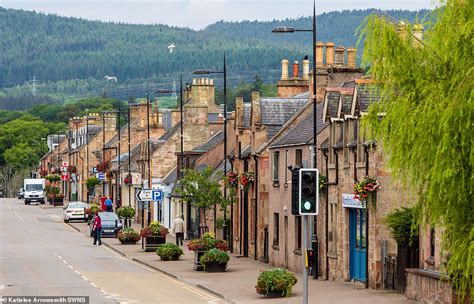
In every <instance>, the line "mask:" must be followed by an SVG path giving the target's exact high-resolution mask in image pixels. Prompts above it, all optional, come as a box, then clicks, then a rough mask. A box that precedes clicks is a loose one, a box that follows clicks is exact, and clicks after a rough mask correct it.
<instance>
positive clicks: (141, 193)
mask: <svg viewBox="0 0 474 304" xmlns="http://www.w3.org/2000/svg"><path fill="white" fill-rule="evenodd" d="M135 197H136V198H137V200H139V201H143V202H152V201H161V200H162V199H163V190H158V189H154V190H150V189H147V190H138V191H137V193H136V194H135Z"/></svg>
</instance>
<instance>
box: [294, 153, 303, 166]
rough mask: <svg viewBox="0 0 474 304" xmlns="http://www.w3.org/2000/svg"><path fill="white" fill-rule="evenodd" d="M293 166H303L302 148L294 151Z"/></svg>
mask: <svg viewBox="0 0 474 304" xmlns="http://www.w3.org/2000/svg"><path fill="white" fill-rule="evenodd" d="M295 167H300V168H301V167H303V150H301V149H296V151H295Z"/></svg>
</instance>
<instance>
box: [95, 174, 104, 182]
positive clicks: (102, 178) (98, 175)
mask: <svg viewBox="0 0 474 304" xmlns="http://www.w3.org/2000/svg"><path fill="white" fill-rule="evenodd" d="M97 178H98V179H99V181H100V182H104V181H105V173H103V172H99V173H97Z"/></svg>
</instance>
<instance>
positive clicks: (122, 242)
mask: <svg viewBox="0 0 474 304" xmlns="http://www.w3.org/2000/svg"><path fill="white" fill-rule="evenodd" d="M137 242H138V241H135V240H125V241H120V243H121V244H122V245H135V244H136V243H137Z"/></svg>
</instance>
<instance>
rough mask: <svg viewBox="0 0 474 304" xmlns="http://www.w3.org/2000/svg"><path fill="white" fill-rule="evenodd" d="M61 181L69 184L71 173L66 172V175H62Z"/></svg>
mask: <svg viewBox="0 0 474 304" xmlns="http://www.w3.org/2000/svg"><path fill="white" fill-rule="evenodd" d="M61 180H62V181H64V182H67V181H69V173H67V172H66V174H64V172H63V174H61Z"/></svg>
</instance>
